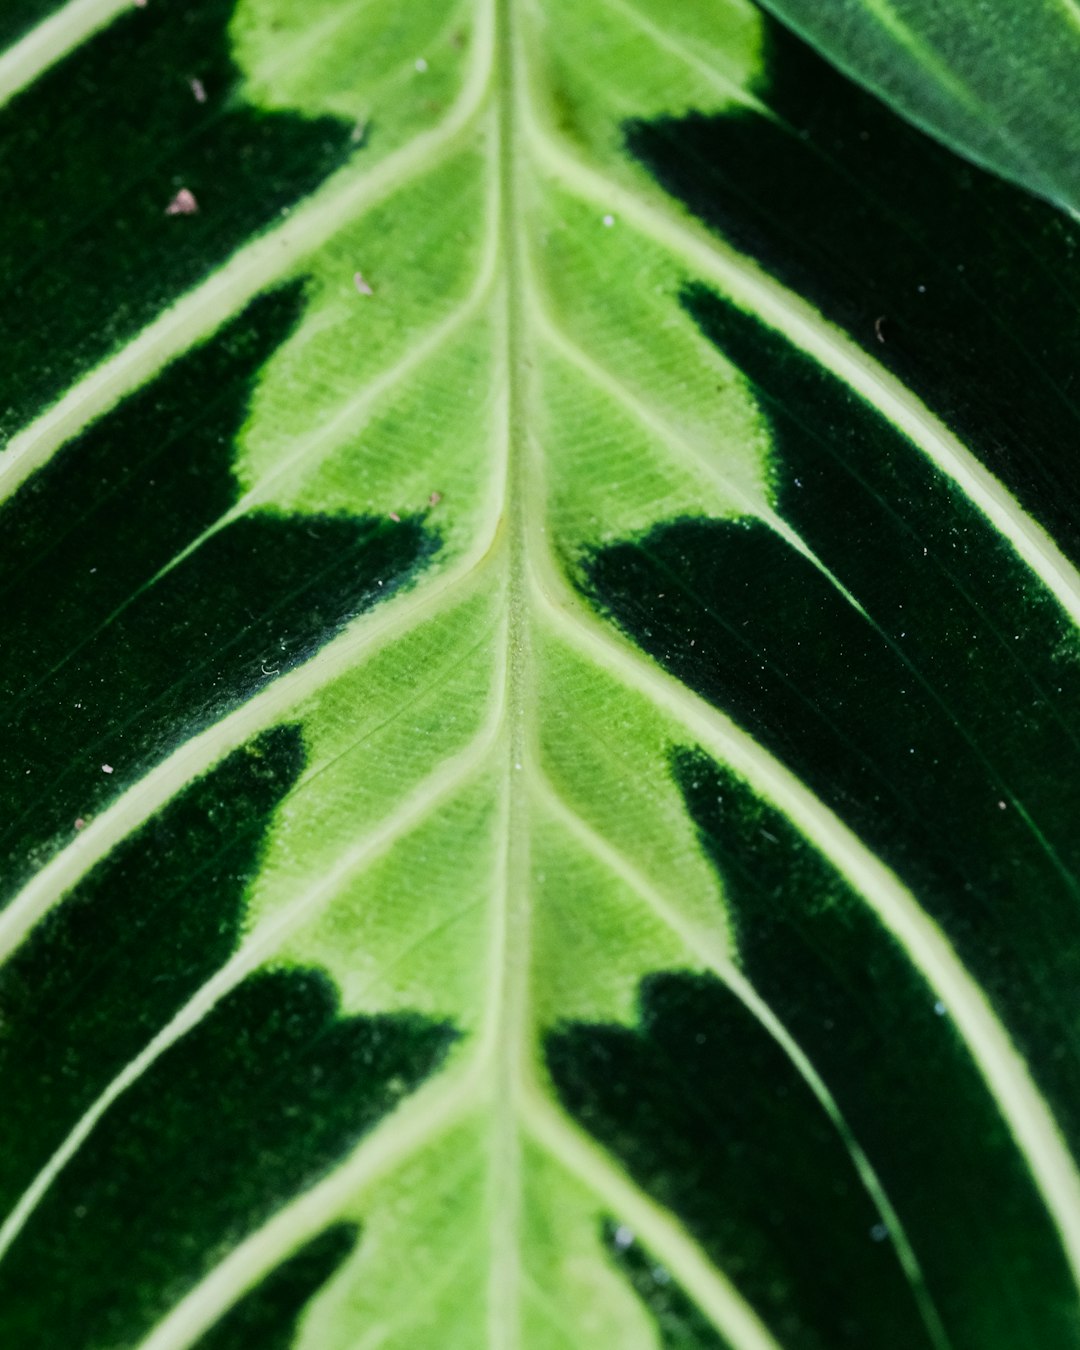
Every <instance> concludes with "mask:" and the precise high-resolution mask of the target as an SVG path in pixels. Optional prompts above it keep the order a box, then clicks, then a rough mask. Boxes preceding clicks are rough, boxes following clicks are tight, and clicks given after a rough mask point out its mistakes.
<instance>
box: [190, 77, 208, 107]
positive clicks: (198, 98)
mask: <svg viewBox="0 0 1080 1350" xmlns="http://www.w3.org/2000/svg"><path fill="white" fill-rule="evenodd" d="M190 84H191V92H192V94H194V96H195V102H196V103H205V102H206V86H205V85H204V84H203V82H202V80H191V81H190Z"/></svg>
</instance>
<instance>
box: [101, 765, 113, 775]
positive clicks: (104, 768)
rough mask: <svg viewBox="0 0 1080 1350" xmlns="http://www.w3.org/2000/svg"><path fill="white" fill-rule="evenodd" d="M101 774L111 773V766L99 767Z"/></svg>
mask: <svg viewBox="0 0 1080 1350" xmlns="http://www.w3.org/2000/svg"><path fill="white" fill-rule="evenodd" d="M101 772H102V773H112V765H111V764H103V765H102V766H101Z"/></svg>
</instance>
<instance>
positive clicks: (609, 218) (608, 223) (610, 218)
mask: <svg viewBox="0 0 1080 1350" xmlns="http://www.w3.org/2000/svg"><path fill="white" fill-rule="evenodd" d="M604 224H605V225H606V226H607V227H608V229H609V230H610V229H611V227H612V225H614V224H615V217H614V216H610V215H609V216H605V217H604Z"/></svg>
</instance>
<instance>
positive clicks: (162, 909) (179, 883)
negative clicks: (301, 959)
mask: <svg viewBox="0 0 1080 1350" xmlns="http://www.w3.org/2000/svg"><path fill="white" fill-rule="evenodd" d="M303 763H304V752H303V745H302V742H301V739H300V733H299V731H298V730H297V729H296V728H293V727H280V728H277V729H275V730H274V731H271V732H268V733H266V734H265V735H263V736H261V737H259V738H258V739H257V740H256V741H254V742H253V743H252V744H251V745H250V746H249V747H246V748H244V749H242V750H238V751H236V752H235V753H234V754H232V755H230V756H229V758H228V759H226V760H225V761H224V762H223V763H222V764H220V765H218V767H217V768H215V769H214V770H213V772H211V773H209V774H207V775H206V777H205V778H202V779H200V780H199V781H198V782H196V783H193V784H192V785H191V786H190V787H189V788H188V789H187V790H186V791H185V792H183V793H182V794H181V795H180V796H179V797H177V798H175V799H174V800H173V801H172V802H170V803H169V804H168V805H167V806H166V807H165V808H164V809H163V810H162V812H161V813H160V814H159V815H158V816H155V817H154V818H153V819H152V820H151V821H150V822H149V823H148V824H146V825H144V826H143V828H142V829H141V830H139V831H138V832H137V833H136V834H134V835H132V836H131V837H129V838H128V839H126V840H124V841H123V842H122V843H121V844H120V845H119V846H118V847H117V848H116V849H114V850H113V852H112V853H110V854H109V856H108V857H107V858H106V859H105V860H104V861H103V862H101V863H99V864H98V866H97V867H95V868H94V870H93V871H92V872H91V873H90V874H89V876H87V877H86V879H85V880H84V881H83V882H81V884H80V885H79V886H77V887H76V889H75V890H74V891H73V892H72V893H71V895H70V896H69V897H68V898H67V899H66V900H65V901H64V902H63V904H61V905H60V906H59V907H58V908H56V909H54V910H53V911H52V912H51V913H50V914H49V915H48V916H47V917H46V918H45V920H44V921H43V922H42V923H40V924H39V925H38V927H37V928H35V929H34V930H33V932H32V933H31V935H30V938H29V939H28V940H27V942H26V943H25V944H24V945H23V946H22V947H21V948H19V949H18V950H17V951H16V953H15V955H14V956H13V957H11V958H10V959H9V960H8V961H7V963H6V964H5V965H4V966H3V967H2V968H0V1082H2V1083H3V1100H4V1107H3V1149H2V1150H0V1212H3V1211H5V1210H7V1209H9V1208H10V1207H11V1206H12V1205H13V1204H14V1203H15V1201H16V1199H17V1198H18V1196H19V1195H20V1194H21V1193H22V1191H23V1190H25V1188H26V1186H27V1185H28V1184H29V1183H30V1181H32V1180H33V1178H34V1176H35V1174H36V1173H37V1171H38V1170H39V1168H41V1167H42V1166H43V1165H44V1163H45V1162H46V1161H47V1160H48V1158H49V1156H50V1155H51V1154H52V1152H53V1151H54V1149H56V1148H57V1147H58V1146H59V1145H60V1144H61V1143H62V1141H63V1140H64V1138H65V1136H66V1135H67V1133H68V1132H69V1131H70V1130H71V1128H72V1127H73V1126H74V1124H75V1122H76V1121H77V1120H78V1119H79V1117H80V1116H81V1115H82V1114H83V1112H84V1111H85V1110H86V1109H87V1108H88V1107H89V1106H90V1105H91V1104H92V1103H93V1101H94V1100H95V1098H96V1097H97V1096H98V1094H99V1093H100V1092H101V1091H102V1090H103V1089H104V1088H105V1087H106V1086H107V1084H108V1083H109V1082H110V1081H111V1080H112V1079H113V1078H114V1077H115V1076H116V1074H117V1073H118V1072H119V1071H120V1070H121V1069H122V1068H123V1067H124V1066H125V1065H126V1064H127V1063H128V1061H129V1060H131V1059H133V1058H134V1057H135V1056H136V1055H137V1054H138V1053H139V1052H140V1051H141V1050H142V1048H143V1047H144V1046H145V1045H146V1044H147V1043H148V1042H149V1041H150V1040H151V1039H152V1038H153V1036H154V1035H155V1034H156V1033H157V1032H158V1031H160V1029H161V1028H162V1027H163V1026H165V1024H166V1023H167V1022H168V1021H169V1019H170V1017H171V1016H172V1015H173V1014H174V1013H175V1012H177V1011H178V1010H179V1008H180V1007H182V1005H183V1004H184V1003H185V1002H186V1000H187V999H188V998H190V997H191V995H192V994H194V993H195V992H196V991H197V990H198V989H199V987H200V986H201V985H202V984H204V983H205V981H206V980H208V979H209V978H210V977H211V976H212V975H213V974H214V972H215V971H216V970H218V968H219V967H220V966H222V965H224V963H225V961H226V960H227V959H228V958H229V956H231V955H232V952H233V949H234V948H235V946H236V945H237V942H238V940H239V937H240V933H241V927H242V923H243V919H244V899H245V890H246V887H247V885H248V884H249V882H250V881H251V879H252V878H253V876H254V875H255V872H256V870H257V867H258V863H259V858H260V854H261V851H262V846H263V841H264V838H265V835H266V831H267V829H268V827H269V824H270V819H271V816H272V813H273V811H274V809H275V807H276V806H277V805H278V803H279V802H280V800H281V798H282V797H283V796H284V795H285V793H286V792H287V791H288V790H289V788H290V787H291V786H292V784H293V783H294V782H295V780H296V778H297V777H298V776H299V773H300V770H301V769H302V767H303Z"/></svg>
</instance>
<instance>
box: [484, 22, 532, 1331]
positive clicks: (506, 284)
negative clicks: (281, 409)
mask: <svg viewBox="0 0 1080 1350" xmlns="http://www.w3.org/2000/svg"><path fill="white" fill-rule="evenodd" d="M491 3H492V4H493V6H494V14H493V19H494V29H495V37H496V40H495V44H494V49H493V59H494V62H495V69H494V71H493V97H494V99H495V103H496V124H497V130H496V146H497V159H496V168H495V171H496V173H497V175H498V200H499V261H500V266H501V270H502V278H501V285H502V292H503V300H504V325H505V326H504V330H503V331H504V340H505V351H504V353H503V363H502V370H503V379H504V380H505V416H506V425H505V433H504V447H505V455H506V464H505V473H504V482H505V494H506V495H505V500H504V503H503V510H502V518H501V521H500V527H501V530H502V531H503V532H504V537H505V544H504V558H505V559H506V566H507V569H508V575H507V585H506V590H505V597H506V598H505V603H506V606H507V616H506V623H505V626H504V629H503V631H504V633H505V640H506V643H507V652H506V662H505V670H506V695H505V698H506V702H505V710H506V711H505V717H506V732H505V738H504V739H505V755H506V761H505V769H504V774H505V777H504V778H503V791H504V796H505V802H504V811H505V815H504V820H505V828H506V845H505V855H504V867H503V871H502V896H501V899H502V907H503V912H502V916H501V924H500V930H501V931H500V940H501V952H500V954H499V956H500V960H499V967H498V972H497V979H498V987H497V989H496V991H495V997H494V1006H493V1026H494V1029H495V1037H496V1039H495V1044H494V1059H493V1064H494V1082H493V1084H492V1098H491V1110H492V1137H491V1168H490V1173H489V1177H490V1182H489V1185H490V1191H489V1198H488V1204H489V1208H490V1214H491V1220H492V1223H491V1243H492V1248H491V1263H490V1274H489V1281H488V1319H487V1325H488V1342H489V1346H490V1348H491V1350H514V1348H515V1347H518V1346H520V1345H521V1344H522V1343H523V1336H522V1323H521V1307H520V1297H521V1287H522V1259H521V1248H522V1228H523V1224H522V1208H523V1175H524V1172H523V1158H522V1140H521V1123H520V1112H521V1106H522V1088H523V1077H522V1075H523V1072H526V1071H527V1070H526V1069H525V1066H526V1064H527V1063H528V1061H529V1058H530V1057H531V1055H532V1053H533V1046H532V1044H531V1039H532V1038H531V1032H530V1021H529V1006H528V1005H529V966H530V931H529V929H530V870H531V869H530V830H529V802H528V793H527V783H528V781H529V775H528V773H527V772H526V764H527V757H528V756H529V755H530V754H531V753H532V751H533V744H532V741H533V738H532V737H531V735H530V707H531V704H532V698H531V694H532V675H531V669H530V665H531V662H530V633H529V624H528V604H527V589H528V573H527V561H526V545H525V516H524V512H525V499H526V491H525V488H526V482H525V479H526V475H527V467H526V458H527V447H528V417H527V403H528V397H527V384H528V378H529V375H528V372H529V362H528V354H527V333H526V313H525V266H526V249H527V241H526V238H525V228H526V226H525V218H524V214H523V201H522V188H523V183H522V181H521V177H520V175H521V166H522V163H523V159H524V155H523V154H522V153H520V152H521V151H523V148H524V147H523V145H522V138H521V137H520V135H519V130H518V128H519V119H520V109H519V104H518V100H519V99H520V98H521V97H522V96H523V93H524V71H523V69H522V65H523V62H524V48H523V47H522V45H521V41H520V34H519V32H518V27H517V26H518V23H519V20H520V14H519V3H520V0H491Z"/></svg>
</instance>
